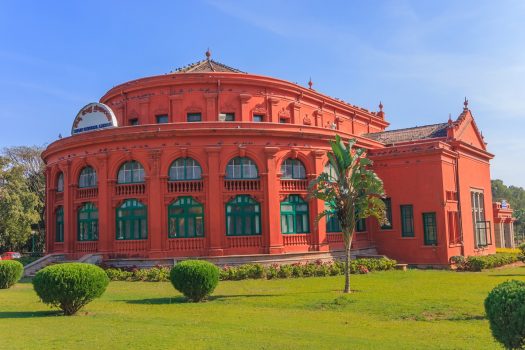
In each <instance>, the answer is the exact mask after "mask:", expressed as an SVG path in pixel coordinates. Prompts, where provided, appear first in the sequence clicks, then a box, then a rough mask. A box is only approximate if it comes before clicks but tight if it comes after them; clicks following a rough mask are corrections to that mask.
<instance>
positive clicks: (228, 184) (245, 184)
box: [224, 179, 261, 192]
mask: <svg viewBox="0 0 525 350" xmlns="http://www.w3.org/2000/svg"><path fill="white" fill-rule="evenodd" d="M224 190H225V191H226V192H237V191H239V192H243V191H260V190H261V181H260V180H259V179H237V180H226V179H225V180H224Z"/></svg>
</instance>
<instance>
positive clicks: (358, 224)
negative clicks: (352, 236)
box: [355, 219, 366, 232]
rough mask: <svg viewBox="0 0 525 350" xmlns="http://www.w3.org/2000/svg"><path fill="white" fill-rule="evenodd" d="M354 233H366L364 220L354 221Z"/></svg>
mask: <svg viewBox="0 0 525 350" xmlns="http://www.w3.org/2000/svg"><path fill="white" fill-rule="evenodd" d="M355 232H366V219H357V220H356V221H355Z"/></svg>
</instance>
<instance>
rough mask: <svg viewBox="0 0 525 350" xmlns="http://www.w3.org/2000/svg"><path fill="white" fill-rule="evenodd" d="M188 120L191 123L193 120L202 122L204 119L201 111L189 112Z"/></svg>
mask: <svg viewBox="0 0 525 350" xmlns="http://www.w3.org/2000/svg"><path fill="white" fill-rule="evenodd" d="M186 120H187V121H188V122H190V123H192V122H200V121H202V116H201V114H200V113H188V114H187V119H186Z"/></svg>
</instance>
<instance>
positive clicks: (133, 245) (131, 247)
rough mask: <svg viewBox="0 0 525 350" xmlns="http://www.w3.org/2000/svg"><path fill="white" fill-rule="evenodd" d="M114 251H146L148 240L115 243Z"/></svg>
mask: <svg viewBox="0 0 525 350" xmlns="http://www.w3.org/2000/svg"><path fill="white" fill-rule="evenodd" d="M114 247H115V250H116V251H119V252H140V251H145V250H147V249H148V240H147V239H144V240H122V241H115V244H114Z"/></svg>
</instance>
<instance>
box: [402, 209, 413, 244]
mask: <svg viewBox="0 0 525 350" xmlns="http://www.w3.org/2000/svg"><path fill="white" fill-rule="evenodd" d="M399 208H400V212H401V237H414V236H415V232H414V207H413V206H412V205H411V204H405V205H400V206H399Z"/></svg>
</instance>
